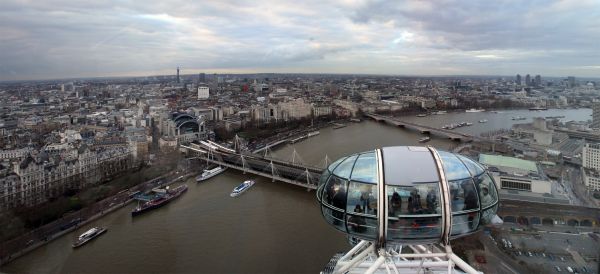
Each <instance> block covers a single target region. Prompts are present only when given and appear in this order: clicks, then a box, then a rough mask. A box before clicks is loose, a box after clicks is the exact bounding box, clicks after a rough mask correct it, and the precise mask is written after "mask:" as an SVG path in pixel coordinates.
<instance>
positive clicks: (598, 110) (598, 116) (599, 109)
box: [592, 102, 600, 129]
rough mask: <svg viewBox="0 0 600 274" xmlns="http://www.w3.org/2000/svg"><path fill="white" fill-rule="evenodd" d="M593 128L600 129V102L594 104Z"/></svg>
mask: <svg viewBox="0 0 600 274" xmlns="http://www.w3.org/2000/svg"><path fill="white" fill-rule="evenodd" d="M592 128H598V129H600V102H594V103H593V104H592Z"/></svg>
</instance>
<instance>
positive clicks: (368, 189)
mask: <svg viewBox="0 0 600 274" xmlns="http://www.w3.org/2000/svg"><path fill="white" fill-rule="evenodd" d="M377 197H378V191H377V185H372V184H364V183H359V182H350V186H349V188H348V208H347V209H346V210H347V212H357V213H362V214H368V215H377ZM358 211H360V212H358Z"/></svg>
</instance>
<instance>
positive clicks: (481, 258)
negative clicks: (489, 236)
mask: <svg viewBox="0 0 600 274" xmlns="http://www.w3.org/2000/svg"><path fill="white" fill-rule="evenodd" d="M475 261H477V262H478V263H480V264H485V263H487V261H486V260H485V256H483V255H475Z"/></svg>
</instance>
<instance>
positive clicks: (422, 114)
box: [417, 113, 427, 117]
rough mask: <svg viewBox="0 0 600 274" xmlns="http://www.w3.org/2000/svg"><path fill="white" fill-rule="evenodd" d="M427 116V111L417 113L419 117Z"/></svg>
mask: <svg viewBox="0 0 600 274" xmlns="http://www.w3.org/2000/svg"><path fill="white" fill-rule="evenodd" d="M425 116H427V114H425V113H421V114H417V117H425Z"/></svg>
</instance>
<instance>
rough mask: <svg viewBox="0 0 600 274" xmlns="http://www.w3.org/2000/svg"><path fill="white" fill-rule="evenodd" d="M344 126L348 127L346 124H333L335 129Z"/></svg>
mask: <svg viewBox="0 0 600 274" xmlns="http://www.w3.org/2000/svg"><path fill="white" fill-rule="evenodd" d="M343 127H346V125H345V124H334V125H333V129H340V128H343Z"/></svg>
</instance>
